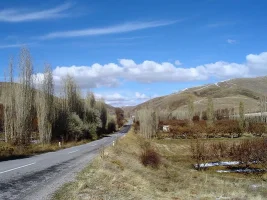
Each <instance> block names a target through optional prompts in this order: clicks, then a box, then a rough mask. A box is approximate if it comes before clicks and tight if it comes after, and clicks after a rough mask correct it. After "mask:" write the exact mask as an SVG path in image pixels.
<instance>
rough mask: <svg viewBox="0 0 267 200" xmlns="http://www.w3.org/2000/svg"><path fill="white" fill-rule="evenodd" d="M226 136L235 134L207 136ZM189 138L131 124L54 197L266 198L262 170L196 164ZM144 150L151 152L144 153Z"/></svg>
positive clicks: (265, 186)
mask: <svg viewBox="0 0 267 200" xmlns="http://www.w3.org/2000/svg"><path fill="white" fill-rule="evenodd" d="M222 140H223V141H224V142H229V141H230V143H231V141H232V140H233V139H208V140H207V141H210V142H211V143H214V142H215V143H216V142H217V143H218V142H220V141H222ZM235 140H236V141H237V140H241V141H242V139H235ZM191 141H192V140H189V139H184V140H177V139H176V140H174V139H165V140H158V139H153V140H146V139H144V138H143V137H141V136H139V135H137V134H135V133H134V131H133V130H132V132H131V133H129V134H127V135H126V136H125V137H124V138H122V139H120V140H119V141H117V143H116V145H115V147H109V148H108V149H105V151H104V153H102V154H101V155H102V156H99V157H97V158H96V159H95V160H94V162H93V163H92V164H90V165H89V166H88V167H87V168H85V169H84V170H83V171H82V172H81V173H80V174H79V175H78V176H77V180H76V181H75V182H72V183H69V184H67V185H65V186H64V187H63V188H61V189H60V190H59V191H58V192H57V193H56V194H55V196H54V199H58V200H59V199H60V200H63V199H66V200H67V199H74V200H75V199H79V200H81V199H174V200H177V199H205V200H206V199H266V198H267V183H266V182H264V181H263V180H262V177H261V176H260V175H250V174H234V175H233V174H218V173H215V171H214V170H207V171H197V170H195V169H194V168H193V166H192V163H194V162H195V161H194V160H193V159H192V154H191V150H190V149H191V147H190V146H191ZM144 151H149V152H152V153H149V154H150V156H148V157H147V156H146V158H145V159H144ZM146 155H147V154H146ZM144 161H146V162H145V163H144ZM148 161H149V162H148ZM142 163H143V164H145V165H143V164H142ZM147 163H149V164H147ZM155 163H156V165H155Z"/></svg>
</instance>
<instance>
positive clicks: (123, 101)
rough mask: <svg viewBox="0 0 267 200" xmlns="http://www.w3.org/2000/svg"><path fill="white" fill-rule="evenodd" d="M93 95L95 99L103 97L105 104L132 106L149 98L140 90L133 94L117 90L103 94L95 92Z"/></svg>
mask: <svg viewBox="0 0 267 200" xmlns="http://www.w3.org/2000/svg"><path fill="white" fill-rule="evenodd" d="M95 96H96V98H97V99H104V100H105V102H106V103H107V104H110V105H113V106H133V105H136V104H138V103H142V102H144V101H147V100H148V99H149V98H148V97H147V95H146V94H141V93H140V92H135V93H134V94H131V92H126V94H120V93H117V92H115V93H104V94H100V93H95ZM153 96H156V95H153Z"/></svg>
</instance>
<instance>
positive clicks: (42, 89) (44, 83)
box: [35, 65, 55, 144]
mask: <svg viewBox="0 0 267 200" xmlns="http://www.w3.org/2000/svg"><path fill="white" fill-rule="evenodd" d="M40 81H41V82H40V84H39V87H38V89H39V90H38V91H37V92H36V97H35V105H36V111H37V119H38V129H39V136H40V142H41V143H42V144H49V143H50V142H51V137H52V124H53V122H54V119H55V115H54V114H55V113H54V109H55V106H54V83H53V74H52V70H51V68H50V66H49V65H46V66H45V72H44V75H43V80H40Z"/></svg>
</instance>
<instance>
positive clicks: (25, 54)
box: [15, 48, 34, 144]
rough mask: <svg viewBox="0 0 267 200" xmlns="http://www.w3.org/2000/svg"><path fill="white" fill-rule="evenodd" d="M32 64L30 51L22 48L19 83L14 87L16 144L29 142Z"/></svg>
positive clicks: (32, 104) (31, 118) (32, 95)
mask: <svg viewBox="0 0 267 200" xmlns="http://www.w3.org/2000/svg"><path fill="white" fill-rule="evenodd" d="M32 75H33V65H32V60H31V55H30V52H29V50H28V49H27V48H22V49H21V52H20V60H19V83H20V85H19V86H18V87H17V88H16V124H15V125H16V126H15V129H16V134H17V137H16V139H17V142H18V144H29V142H30V136H31V131H32V121H33V106H34V93H33V76H32Z"/></svg>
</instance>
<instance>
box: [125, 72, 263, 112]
mask: <svg viewBox="0 0 267 200" xmlns="http://www.w3.org/2000/svg"><path fill="white" fill-rule="evenodd" d="M263 95H267V77H266V76H265V77H257V78H240V79H232V80H227V81H222V82H219V83H215V84H208V85H203V86H199V87H193V88H189V89H185V90H183V91H180V92H177V93H173V94H170V95H167V96H162V97H157V98H154V99H151V100H149V101H147V102H145V103H142V104H139V105H137V106H135V107H131V108H126V110H127V112H130V113H134V112H135V111H136V110H140V109H142V108H152V109H159V110H168V111H170V112H172V113H174V112H178V111H183V110H185V111H186V110H187V102H188V98H189V96H193V99H194V105H195V110H196V111H203V110H206V107H207V98H208V97H209V96H211V97H212V98H213V102H214V108H215V109H223V108H235V110H236V112H238V107H239V103H240V101H242V102H243V103H244V105H245V112H257V111H259V99H260V97H262V96H263Z"/></svg>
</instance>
